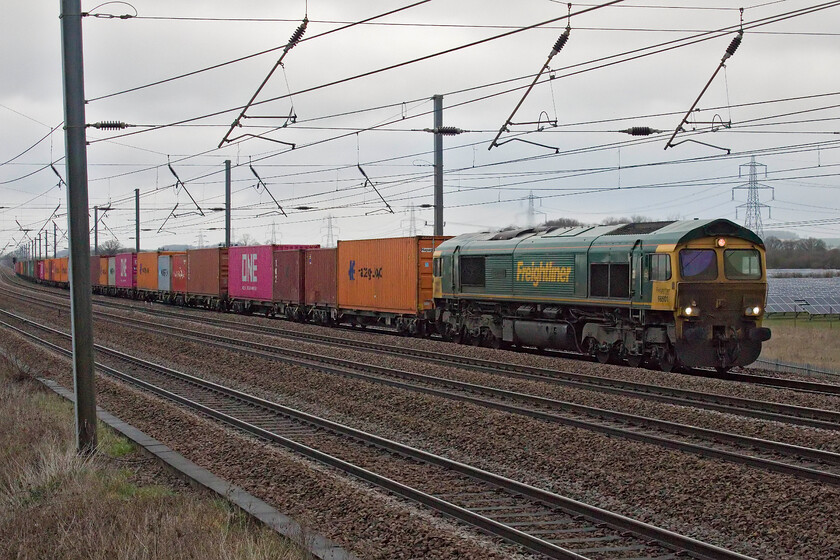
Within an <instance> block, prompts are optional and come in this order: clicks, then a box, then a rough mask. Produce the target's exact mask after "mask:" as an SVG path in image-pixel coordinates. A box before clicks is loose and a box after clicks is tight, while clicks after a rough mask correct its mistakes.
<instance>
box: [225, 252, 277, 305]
mask: <svg viewBox="0 0 840 560" xmlns="http://www.w3.org/2000/svg"><path fill="white" fill-rule="evenodd" d="M273 253H274V249H273V247H272V246H271V245H257V246H253V247H231V248H230V261H229V262H230V278H229V282H230V283H229V285H228V293H229V294H230V297H232V298H239V299H248V300H259V301H271V300H272V295H273V290H274V259H273Z"/></svg>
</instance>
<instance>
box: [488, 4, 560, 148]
mask: <svg viewBox="0 0 840 560" xmlns="http://www.w3.org/2000/svg"><path fill="white" fill-rule="evenodd" d="M568 6H569V15H568V16H567V19H566V30H565V31H563V34H562V35H560V37H558V38H557V41H555V43H554V47H552V49H551V52H550V53H548V58H547V59H546V61H545V64H543V66H542V68H541V69H540V71H539V72H537V75H536V76H534V81H532V82H531V85H529V86H528V89H526V90H525V93H524V94H523V95H522V98H521V99H520V100H519V103H517V104H516V107H514V108H513V111H512V112H511V114H510V116H509V117H508V118H507V120H506V121H505V124H503V125H502V127H501V128H500V129H499V132H498V133H496V137H495V138H493V141H492V142H490V145H489V146H488V147H487V149H488V150H492V149H493V147H494V146H500V145H501V144H499V143H498V140H499V137H500V136H501V135H502V133H504V132H508V131H509V129H508V126H510V125H512V124H513V122H512V121H513V117H514V115H516V112H517V111H518V110H519V108H520V107H521V106H522V103H524V102H525V99H526V98H527V97H528V94H530V93H531V90H532V89H534V86H535V85H537V81H538V80H539V79H540V76H542V75H543V73H544V72H545V71H546V69H547V68H548V65H549V64H551V59H552V58H554V56H555V55H556V54H557V53H559V52H560V51H561V50H562V49H563V47H565V46H566V43H567V42H568V40H569V34H570V33H571V31H572V28H571V19H572V4H571V2H570V3H569V5H568Z"/></svg>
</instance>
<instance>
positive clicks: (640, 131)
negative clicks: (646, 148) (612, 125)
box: [619, 126, 662, 136]
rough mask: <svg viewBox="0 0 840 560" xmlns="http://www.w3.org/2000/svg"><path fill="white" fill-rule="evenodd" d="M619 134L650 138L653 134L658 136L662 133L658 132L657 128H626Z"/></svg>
mask: <svg viewBox="0 0 840 560" xmlns="http://www.w3.org/2000/svg"><path fill="white" fill-rule="evenodd" d="M619 132H623V133H624V134H629V135H630V136H650V135H651V134H657V133H659V132H662V131H661V130H656V129H655V128H651V127H649V126H633V127H630V128H625V129H624V130H619Z"/></svg>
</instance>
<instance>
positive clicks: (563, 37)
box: [550, 27, 571, 56]
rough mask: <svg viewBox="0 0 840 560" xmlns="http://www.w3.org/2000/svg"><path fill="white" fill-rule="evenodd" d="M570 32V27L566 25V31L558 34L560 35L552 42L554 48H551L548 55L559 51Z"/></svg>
mask: <svg viewBox="0 0 840 560" xmlns="http://www.w3.org/2000/svg"><path fill="white" fill-rule="evenodd" d="M570 32H571V29H569V28H568V27H567V28H566V31H564V32H563V34H562V35H560V37H558V38H557V42H556V43H554V48H553V49H551V55H550V56H554V55H555V54H557V53H559V52H560V51H561V50H562V49H563V47H565V46H566V42H567V41H568V40H569V33H570Z"/></svg>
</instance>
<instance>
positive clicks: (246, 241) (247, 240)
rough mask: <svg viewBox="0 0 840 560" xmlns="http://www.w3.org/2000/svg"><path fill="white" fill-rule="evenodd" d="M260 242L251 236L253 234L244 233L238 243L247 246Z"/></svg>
mask: <svg viewBox="0 0 840 560" xmlns="http://www.w3.org/2000/svg"><path fill="white" fill-rule="evenodd" d="M258 243H259V242H258V241H257V240H256V239H254V238H253V237H251V234H249V233H246V234H245V235H243V236H242V237H240V238H239V241H238V242H237V243H236V244H237V245H244V246H247V245H257V244H258Z"/></svg>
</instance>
